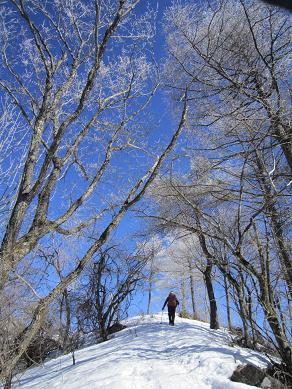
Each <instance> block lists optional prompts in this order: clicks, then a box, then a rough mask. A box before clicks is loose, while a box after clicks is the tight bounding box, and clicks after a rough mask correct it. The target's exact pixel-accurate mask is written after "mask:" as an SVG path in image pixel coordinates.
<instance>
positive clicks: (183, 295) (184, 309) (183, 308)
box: [181, 276, 187, 317]
mask: <svg viewBox="0 0 292 389" xmlns="http://www.w3.org/2000/svg"><path fill="white" fill-rule="evenodd" d="M186 313H187V301H186V285H185V280H184V276H182V279H181V315H182V317H185V316H186Z"/></svg>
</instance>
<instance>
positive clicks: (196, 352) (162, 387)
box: [13, 314, 267, 389]
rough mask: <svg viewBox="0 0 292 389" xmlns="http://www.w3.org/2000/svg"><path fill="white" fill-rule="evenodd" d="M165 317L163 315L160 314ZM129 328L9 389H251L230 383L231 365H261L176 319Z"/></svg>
mask: <svg viewBox="0 0 292 389" xmlns="http://www.w3.org/2000/svg"><path fill="white" fill-rule="evenodd" d="M165 315H166V314H165ZM126 324H127V325H128V326H129V327H128V328H127V329H125V330H123V331H121V332H119V333H117V334H116V336H115V337H114V338H113V339H111V340H109V341H107V342H105V343H101V344H98V345H94V346H90V347H88V348H85V349H83V350H79V351H77V352H76V361H77V363H76V365H75V366H72V358H71V356H70V355H67V356H63V357H60V358H58V359H54V360H51V361H48V362H46V363H45V365H44V366H42V367H37V368H32V369H29V370H27V371H26V372H25V373H24V374H22V376H21V377H19V378H18V381H16V382H15V384H14V386H13V388H23V389H53V388H60V389H61V388H62V389H81V388H87V389H97V388H99V389H207V388H208V389H211V388H212V389H236V388H242V389H244V388H246V389H248V388H249V389H251V388H252V387H251V386H247V385H245V384H239V383H234V382H231V381H230V380H229V379H228V377H230V375H231V374H232V372H233V370H234V369H235V367H236V365H238V364H240V363H247V362H250V363H253V364H257V365H259V366H265V363H266V362H267V361H266V359H265V357H263V356H261V355H260V354H259V353H256V352H253V351H250V350H247V349H240V348H234V347H229V346H228V342H229V340H230V339H229V335H228V334H227V332H226V331H224V330H218V331H215V330H210V329H209V328H208V324H205V323H201V322H198V321H193V320H187V319H180V318H176V325H175V326H174V327H169V326H168V324H167V323H166V317H164V319H163V323H162V324H161V323H160V316H158V315H155V317H154V318H152V319H150V318H149V316H148V317H147V316H146V317H144V319H142V318H139V317H136V318H132V319H130V320H128V321H127V323H126Z"/></svg>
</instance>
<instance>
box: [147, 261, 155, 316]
mask: <svg viewBox="0 0 292 389" xmlns="http://www.w3.org/2000/svg"><path fill="white" fill-rule="evenodd" d="M153 259H154V257H153V255H152V256H151V264H150V274H149V291H148V304H147V315H150V306H151V298H152V284H153Z"/></svg>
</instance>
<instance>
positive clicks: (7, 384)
mask: <svg viewBox="0 0 292 389" xmlns="http://www.w3.org/2000/svg"><path fill="white" fill-rule="evenodd" d="M11 387H12V373H10V374H9V376H8V377H7V378H6V379H5V383H4V388H3V389H11Z"/></svg>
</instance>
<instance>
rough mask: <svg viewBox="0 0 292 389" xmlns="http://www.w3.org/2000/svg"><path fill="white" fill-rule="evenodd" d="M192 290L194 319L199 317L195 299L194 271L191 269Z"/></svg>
mask: <svg viewBox="0 0 292 389" xmlns="http://www.w3.org/2000/svg"><path fill="white" fill-rule="evenodd" d="M189 277H190V278H189V280H190V290H191V298H192V310H193V319H197V309H196V301H195V288H194V277H193V274H192V271H191V270H190V276H189Z"/></svg>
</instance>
